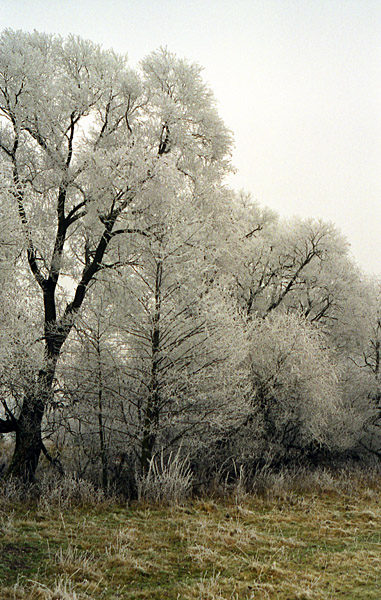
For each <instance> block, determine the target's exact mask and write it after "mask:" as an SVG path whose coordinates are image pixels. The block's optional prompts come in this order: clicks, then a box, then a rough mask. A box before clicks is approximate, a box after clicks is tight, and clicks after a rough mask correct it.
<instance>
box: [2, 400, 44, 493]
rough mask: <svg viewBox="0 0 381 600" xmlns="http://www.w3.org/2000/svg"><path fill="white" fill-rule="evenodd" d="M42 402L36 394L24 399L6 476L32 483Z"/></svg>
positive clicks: (39, 444)
mask: <svg viewBox="0 0 381 600" xmlns="http://www.w3.org/2000/svg"><path fill="white" fill-rule="evenodd" d="M43 416H44V403H43V401H42V400H41V398H39V397H38V396H35V395H33V396H28V397H26V398H25V399H24V402H23V405H22V409H21V413H20V417H19V419H18V422H17V429H16V444H15V449H14V453H13V457H12V461H11V464H10V465H9V469H8V473H7V477H14V478H16V479H20V480H22V481H23V482H24V483H27V484H30V483H33V481H34V478H35V473H36V469H37V465H38V461H39V458H40V454H41V449H42V440H41V424H42V418H43Z"/></svg>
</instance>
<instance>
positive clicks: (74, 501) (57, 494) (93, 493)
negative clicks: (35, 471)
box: [39, 475, 105, 508]
mask: <svg viewBox="0 0 381 600" xmlns="http://www.w3.org/2000/svg"><path fill="white" fill-rule="evenodd" d="M40 485H41V495H40V499H39V502H40V505H42V507H44V508H49V506H57V505H58V506H60V507H61V508H67V507H69V506H73V505H78V504H92V505H95V504H99V503H101V502H104V501H105V495H104V493H103V491H102V490H101V489H98V488H96V487H95V486H94V485H93V484H92V483H91V482H90V481H86V480H85V479H80V478H77V477H75V476H74V475H65V476H64V477H61V478H52V477H50V478H49V477H45V478H44V479H43V480H42V481H41V484H40Z"/></svg>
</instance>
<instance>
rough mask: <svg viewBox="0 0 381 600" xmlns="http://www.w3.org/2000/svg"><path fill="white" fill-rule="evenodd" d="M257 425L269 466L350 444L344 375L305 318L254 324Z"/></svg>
mask: <svg viewBox="0 0 381 600" xmlns="http://www.w3.org/2000/svg"><path fill="white" fill-rule="evenodd" d="M250 337H251V350H250V353H249V362H250V369H251V381H252V389H253V395H252V406H253V417H252V420H253V421H254V422H255V423H257V427H259V428H260V429H261V430H262V436H263V441H264V442H265V444H266V453H267V455H268V456H269V459H270V461H271V460H273V461H276V460H278V461H284V460H287V458H289V457H290V455H291V456H292V454H293V453H294V454H295V455H296V456H298V455H300V454H301V453H303V452H304V451H305V450H306V449H308V448H309V447H310V446H311V444H312V445H314V446H316V447H318V446H320V445H321V446H325V447H327V448H330V449H332V448H340V447H345V445H346V443H348V439H347V430H346V426H345V408H344V405H343V402H342V396H341V389H340V385H339V370H338V365H337V363H336V359H335V356H334V354H333V353H332V351H330V350H329V349H328V348H327V340H326V338H325V336H324V335H323V334H322V333H321V332H320V331H319V330H318V328H317V327H316V326H314V325H311V324H310V323H309V322H308V321H307V320H306V319H305V318H304V317H299V316H297V315H293V314H289V315H287V314H282V313H272V314H270V315H268V316H267V317H266V318H265V319H264V320H263V319H259V320H258V319H256V320H253V321H251V323H250Z"/></svg>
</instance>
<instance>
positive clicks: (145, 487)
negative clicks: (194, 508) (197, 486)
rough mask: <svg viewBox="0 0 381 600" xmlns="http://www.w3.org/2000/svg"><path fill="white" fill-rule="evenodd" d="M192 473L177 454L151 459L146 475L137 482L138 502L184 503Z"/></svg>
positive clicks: (187, 464)
mask: <svg viewBox="0 0 381 600" xmlns="http://www.w3.org/2000/svg"><path fill="white" fill-rule="evenodd" d="M192 479H193V476H192V473H191V470H190V467H189V463H188V459H187V458H181V457H180V455H179V452H177V454H175V455H173V454H172V453H171V454H170V455H169V457H168V459H166V460H165V459H164V455H163V453H161V455H160V458H159V459H157V458H156V457H153V458H152V460H151V461H150V465H149V469H148V471H147V473H145V474H144V475H142V477H141V478H140V480H139V481H138V498H139V500H150V501H153V502H161V503H167V504H171V503H174V504H179V503H181V502H184V500H186V498H187V497H188V496H189V495H190V493H191V489H192Z"/></svg>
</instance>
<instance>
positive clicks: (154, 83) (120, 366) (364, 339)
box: [0, 30, 381, 488]
mask: <svg viewBox="0 0 381 600" xmlns="http://www.w3.org/2000/svg"><path fill="white" fill-rule="evenodd" d="M201 71H202V70H201V68H200V67H199V66H198V65H195V64H192V63H190V62H189V61H187V60H183V59H179V58H178V57H176V56H175V55H174V54H172V53H170V52H169V51H168V50H167V49H160V50H158V51H156V52H153V53H151V54H150V55H148V56H147V57H146V58H145V59H144V60H143V61H142V62H141V63H140V65H139V66H138V68H136V69H132V68H130V67H129V66H128V63H127V59H126V57H124V56H120V55H117V54H116V53H114V52H113V51H108V50H103V49H102V48H101V47H99V46H97V45H96V44H93V43H92V42H89V41H85V40H82V39H80V38H78V37H75V36H69V37H68V38H66V39H62V38H61V37H59V36H53V35H46V34H41V33H38V32H34V33H24V32H20V31H17V32H14V31H11V30H5V31H4V32H3V33H2V34H1V37H0V153H1V169H0V195H1V198H0V211H1V212H0V221H1V228H0V278H1V292H0V294H1V298H0V301H1V313H0V319H1V331H0V358H1V361H0V401H1V410H2V412H1V414H0V444H2V445H3V447H6V446H7V445H10V455H9V460H8V461H7V466H6V475H5V476H6V477H15V478H21V479H23V480H24V481H25V482H27V483H31V482H33V481H34V479H35V476H36V471H37V468H38V465H39V463H40V457H41V454H42V453H43V454H44V455H45V457H46V458H47V459H48V460H49V461H50V462H51V463H53V465H55V467H56V468H57V469H58V470H60V471H63V470H72V471H75V472H76V473H79V474H80V475H81V476H86V475H88V476H91V477H93V478H94V479H95V480H96V481H97V482H98V483H99V484H101V485H103V487H105V488H107V487H108V486H109V485H110V484H111V483H115V481H119V482H120V481H123V480H128V481H132V479H133V478H134V477H135V474H139V473H140V474H144V473H146V472H147V471H148V469H149V467H150V464H152V460H154V458H155V456H158V455H159V454H161V456H162V457H163V456H170V453H171V452H173V451H176V452H178V451H181V452H182V453H184V456H187V457H188V459H189V460H190V464H192V465H193V468H194V470H195V471H197V469H198V470H199V471H200V470H203V472H204V473H207V474H208V475H207V476H211V475H210V474H211V473H213V471H215V470H216V469H218V468H222V465H223V464H232V461H233V463H234V464H245V465H247V466H248V467H249V468H250V469H252V470H255V468H256V466H258V465H259V464H261V462H262V463H263V462H267V463H268V464H273V465H281V464H287V463H293V462H299V463H300V462H301V461H304V462H306V463H311V462H312V463H313V462H314V461H315V462H316V461H317V460H323V458H324V456H325V457H328V456H329V457H330V460H336V459H335V458H334V457H338V456H341V457H343V456H349V455H350V454H351V455H352V456H356V457H357V459H359V457H361V458H362V459H363V458H364V457H367V458H368V459H369V457H374V460H377V459H378V458H379V456H380V452H381V437H380V424H381V386H380V340H381V313H380V306H381V304H380V282H378V281H376V280H372V279H371V278H368V277H366V276H365V275H364V273H362V272H361V271H360V270H359V269H358V268H357V266H356V265H355V264H354V262H353V260H352V258H351V257H350V253H349V247H348V244H347V242H346V240H345V239H344V238H343V236H342V235H341V234H340V232H339V231H338V230H337V228H336V227H335V226H334V225H333V224H331V223H325V222H323V221H320V220H318V219H308V220H306V219H298V218H294V219H288V220H286V219H281V218H279V216H278V215H277V214H276V213H274V212H273V211H270V210H269V209H266V208H263V207H261V206H259V205H258V204H257V203H255V202H253V201H252V199H251V198H250V196H249V195H248V194H245V193H243V192H240V193H238V192H236V191H234V190H232V189H230V188H229V187H228V186H227V185H226V177H227V175H228V174H229V173H230V172H231V171H232V168H233V167H232V165H231V149H232V141H233V140H232V135H231V133H230V131H228V129H227V128H226V127H225V125H224V124H223V122H222V120H221V118H220V117H219V115H218V112H217V109H216V102H215V99H214V96H213V94H212V92H211V90H210V89H209V87H208V85H206V84H205V82H204V81H203V79H202V74H201Z"/></svg>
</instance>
